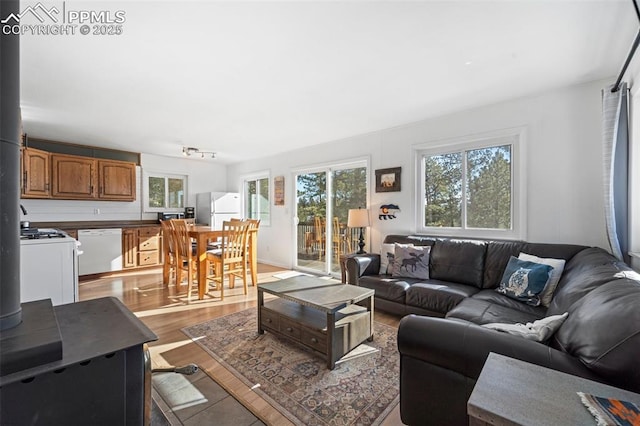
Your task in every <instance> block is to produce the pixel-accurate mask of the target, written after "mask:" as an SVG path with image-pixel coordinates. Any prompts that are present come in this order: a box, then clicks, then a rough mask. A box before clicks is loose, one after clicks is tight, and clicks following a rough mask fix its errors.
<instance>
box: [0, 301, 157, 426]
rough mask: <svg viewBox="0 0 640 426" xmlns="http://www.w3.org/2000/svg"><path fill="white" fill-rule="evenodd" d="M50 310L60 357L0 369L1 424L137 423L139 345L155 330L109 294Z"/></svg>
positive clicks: (142, 355) (143, 388)
mask: <svg viewBox="0 0 640 426" xmlns="http://www.w3.org/2000/svg"><path fill="white" fill-rule="evenodd" d="M33 303H37V302H33ZM24 305H25V304H23V309H24ZM54 311H55V318H56V320H57V322H58V325H59V329H60V334H61V337H62V357H61V358H60V359H57V360H55V361H51V362H47V363H44V364H41V365H37V366H34V367H31V368H27V369H24V370H21V371H16V372H13V373H10V374H6V375H4V376H0V423H2V424H31V425H38V424H42V425H53V424H60V425H62V424H67V425H70V424H86V425H89V424H91V425H116V424H117V425H141V424H143V423H144V421H145V411H146V410H147V404H149V402H150V394H149V392H150V388H149V384H150V382H149V380H150V374H151V372H150V362H149V360H148V353H147V351H146V348H145V345H144V344H145V343H146V342H149V341H152V340H156V339H157V336H156V335H155V334H154V333H153V332H152V331H151V330H149V328H147V327H146V326H145V325H144V324H143V323H142V322H141V321H140V320H139V319H138V318H136V316H135V315H133V314H132V313H131V311H129V310H128V309H127V308H126V307H125V306H124V305H123V304H122V303H121V302H120V301H119V300H118V299H116V298H110V297H109V298H101V299H95V300H89V301H85V302H78V303H71V304H67V305H60V306H56V307H54ZM145 380H146V381H147V382H146V383H145Z"/></svg>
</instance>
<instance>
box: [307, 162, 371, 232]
mask: <svg viewBox="0 0 640 426" xmlns="http://www.w3.org/2000/svg"><path fill="white" fill-rule="evenodd" d="M331 177H332V188H331V190H332V193H333V197H332V198H331V200H330V202H331V203H332V204H331V208H332V210H333V215H334V216H336V217H338V220H339V221H340V222H341V223H346V221H347V215H348V212H349V209H355V208H358V207H362V208H365V207H366V206H367V169H366V168H365V167H358V168H353V169H345V170H336V171H333V172H332V175H331ZM296 187H297V197H298V217H299V218H300V223H306V224H313V218H314V217H315V216H319V217H326V215H327V194H326V191H327V175H326V173H324V172H318V173H307V174H304V175H298V181H297V186H296Z"/></svg>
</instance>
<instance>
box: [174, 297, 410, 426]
mask: <svg viewBox="0 0 640 426" xmlns="http://www.w3.org/2000/svg"><path fill="white" fill-rule="evenodd" d="M256 317H257V315H256V308H252V309H247V310H244V311H241V312H236V313H234V314H231V315H227V316H224V317H221V318H216V319H213V320H211V321H207V322H204V323H202V324H197V325H194V326H191V327H186V328H184V329H183V330H182V331H183V333H185V334H186V335H187V336H189V337H190V338H191V339H193V340H194V341H195V343H197V344H198V345H200V346H201V347H202V348H204V349H205V350H206V351H207V352H208V353H209V354H211V356H212V357H214V358H215V359H216V360H217V361H218V362H220V363H221V364H222V365H224V366H225V367H226V368H227V369H228V370H229V371H231V372H232V373H233V374H234V375H236V376H237V377H238V378H239V379H241V380H242V381H243V382H244V383H245V384H246V385H247V386H249V387H252V388H254V390H255V391H256V392H257V393H258V394H260V396H261V397H263V398H264V399H265V400H267V401H269V403H270V404H271V405H273V406H274V407H275V408H276V409H278V410H279V411H280V412H281V413H282V414H283V415H285V416H286V417H287V418H289V419H290V420H291V421H292V422H293V423H295V424H297V425H377V424H380V423H381V422H382V420H384V418H385V417H386V416H387V415H388V414H389V412H391V410H392V409H393V408H394V407H395V406H396V404H397V403H398V400H399V379H398V374H399V369H400V357H399V355H398V350H397V344H396V333H397V330H396V329H394V328H393V327H389V326H387V325H384V324H380V323H375V326H374V327H375V328H374V340H373V341H372V342H366V343H367V345H360V347H358V348H356V349H355V350H354V351H356V350H357V349H359V348H364V349H365V350H363V351H362V353H363V355H362V356H357V357H352V358H350V359H348V360H347V361H344V362H341V363H339V364H338V365H336V368H335V369H334V370H328V369H327V365H326V360H325V359H324V358H323V357H322V356H320V355H318V354H315V353H313V352H312V351H308V350H306V349H305V348H304V347H302V346H299V345H297V344H295V343H292V342H291V341H289V340H287V339H283V338H278V337H276V336H274V335H273V334H270V333H269V332H265V334H263V335H259V334H258V331H257V323H256V322H257V318H256ZM369 347H371V348H374V349H375V350H370V349H371V348H369ZM352 352H353V351H352ZM348 355H349V354H348Z"/></svg>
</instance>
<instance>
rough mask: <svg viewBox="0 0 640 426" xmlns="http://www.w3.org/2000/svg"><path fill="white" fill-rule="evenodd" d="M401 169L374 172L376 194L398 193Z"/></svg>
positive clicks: (394, 168)
mask: <svg viewBox="0 0 640 426" xmlns="http://www.w3.org/2000/svg"><path fill="white" fill-rule="evenodd" d="M401 171H402V167H393V168H391V169H378V170H376V192H398V191H400V183H401V182H400V172H401Z"/></svg>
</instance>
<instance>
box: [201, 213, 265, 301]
mask: <svg viewBox="0 0 640 426" xmlns="http://www.w3.org/2000/svg"><path fill="white" fill-rule="evenodd" d="M257 234H258V230H257V229H253V230H250V231H249V241H248V250H249V253H248V254H249V262H251V283H252V284H253V285H254V286H255V285H256V284H257V281H258V272H257V271H258V253H257V251H258V244H257ZM189 237H191V238H193V239H194V240H195V242H196V264H197V265H198V299H199V300H202V299H204V295H205V293H206V292H207V246H208V245H209V241H215V240H217V239H219V238H222V229H211V226H209V225H195V226H191V227H190V228H189Z"/></svg>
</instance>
